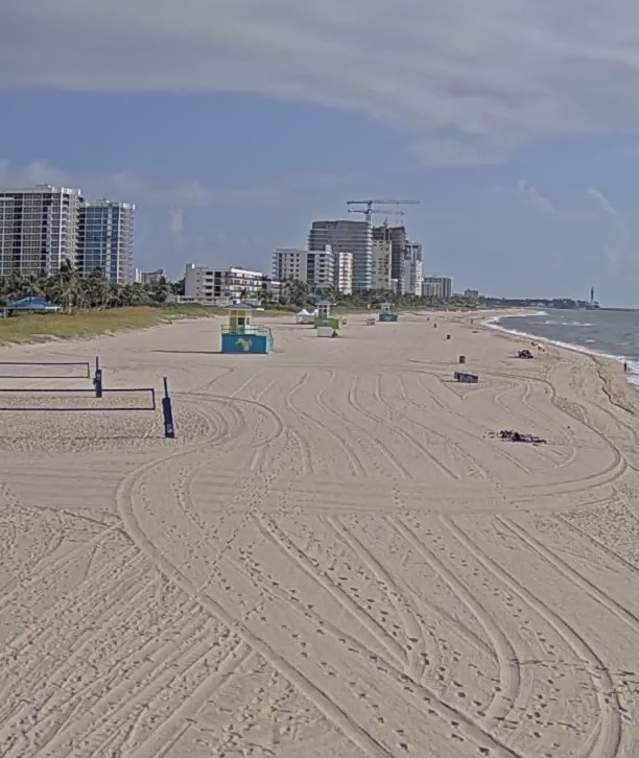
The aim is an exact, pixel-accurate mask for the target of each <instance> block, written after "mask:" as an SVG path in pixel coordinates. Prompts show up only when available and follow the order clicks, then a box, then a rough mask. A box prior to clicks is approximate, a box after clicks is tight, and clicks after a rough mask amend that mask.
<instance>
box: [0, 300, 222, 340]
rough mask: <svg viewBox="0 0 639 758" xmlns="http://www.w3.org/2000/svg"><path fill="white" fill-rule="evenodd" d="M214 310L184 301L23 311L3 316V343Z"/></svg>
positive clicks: (141, 325)
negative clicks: (66, 310) (67, 310)
mask: <svg viewBox="0 0 639 758" xmlns="http://www.w3.org/2000/svg"><path fill="white" fill-rule="evenodd" d="M213 315H215V314H214V312H213V311H212V309H211V308H207V307H205V306H202V305H194V304H191V303H188V304H187V303H185V304H181V305H166V306H161V307H157V308H153V307H150V306H135V307H129V308H112V309H109V310H104V311H82V312H78V313H72V314H63V313H43V314H23V315H18V316H11V317H10V318H4V319H2V318H0V345H9V344H24V343H30V342H47V341H49V340H56V339H88V338H90V337H95V336H97V335H99V334H111V333H113V332H120V331H125V330H129V329H145V328H147V327H150V326H157V325H158V324H169V323H171V322H173V321H177V320H181V319H186V318H207V317H208V318H210V317H212V316H213Z"/></svg>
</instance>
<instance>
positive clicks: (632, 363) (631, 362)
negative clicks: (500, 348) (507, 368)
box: [482, 309, 639, 390]
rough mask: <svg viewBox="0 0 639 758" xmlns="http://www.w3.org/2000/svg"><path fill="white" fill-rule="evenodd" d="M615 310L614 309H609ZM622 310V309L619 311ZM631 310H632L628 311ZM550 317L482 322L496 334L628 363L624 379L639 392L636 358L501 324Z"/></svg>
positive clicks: (512, 315)
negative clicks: (506, 321)
mask: <svg viewBox="0 0 639 758" xmlns="http://www.w3.org/2000/svg"><path fill="white" fill-rule="evenodd" d="M608 310H613V309H608ZM617 310H621V309H617ZM628 310H630V309H628ZM545 315H548V314H547V312H546V311H538V310H536V311H532V312H530V313H509V314H500V315H496V316H491V317H490V318H487V319H485V320H484V321H482V326H485V327H487V328H489V329H493V330H494V331H496V332H501V333H502V334H510V335H513V336H514V337H521V338H523V339H530V340H536V341H537V342H543V343H544V344H546V345H553V346H554V347H557V348H561V349H562V350H569V351H571V352H574V353H583V354H584V355H591V356H594V357H596V358H602V359H604V360H607V361H613V362H614V363H617V364H621V365H623V364H624V363H627V365H628V367H629V369H630V370H629V372H628V373H627V374H624V379H625V380H626V382H627V383H628V384H630V385H631V386H633V387H636V388H637V390H639V360H637V359H635V358H629V357H627V356H623V355H614V354H613V353H604V352H602V351H601V350H595V349H594V348H590V347H586V346H585V345H580V344H578V343H575V342H563V341H562V340H555V339H552V338H550V337H545V336H540V335H538V334H533V333H532V332H521V331H519V330H517V329H507V328H506V327H504V326H501V324H500V323H499V322H500V321H501V319H503V318H526V317H527V316H545Z"/></svg>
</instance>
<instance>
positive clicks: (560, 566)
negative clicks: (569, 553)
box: [495, 515, 639, 633]
mask: <svg viewBox="0 0 639 758" xmlns="http://www.w3.org/2000/svg"><path fill="white" fill-rule="evenodd" d="M495 520H496V521H498V522H499V523H500V524H502V525H503V526H504V527H506V529H509V530H510V532H511V533H512V534H514V535H515V536H516V537H518V538H519V539H520V540H521V542H523V543H524V544H525V545H527V546H528V548H529V549H530V550H533V551H534V552H535V553H537V555H539V556H540V557H541V559H542V560H543V561H544V562H545V563H547V564H548V565H549V566H551V567H552V568H553V569H554V570H555V571H556V572H557V573H558V574H561V575H562V576H563V577H564V578H565V579H567V580H568V581H569V582H571V584H574V585H575V586H576V587H578V588H579V589H580V590H582V591H583V592H585V593H586V594H587V595H588V596H590V597H591V598H592V599H593V600H594V601H595V602H596V603H598V604H599V605H603V606H604V608H606V609H607V610H609V611H610V613H612V614H613V615H615V616H616V617H617V618H618V619H619V620H620V621H623V622H624V624H627V625H628V626H629V627H630V628H631V629H632V631H633V632H635V633H638V632H639V618H638V617H637V616H635V614H634V613H631V612H630V611H629V610H628V609H626V608H624V607H623V606H622V605H620V604H619V603H618V602H617V601H616V600H614V598H612V597H610V595H608V594H607V593H606V592H604V591H603V590H601V589H599V587H597V586H596V585H595V584H593V583H592V582H591V581H590V580H589V579H586V577H584V576H583V575H582V574H580V573H579V572H578V571H577V570H576V569H574V568H573V567H572V566H570V565H569V564H568V563H567V562H566V561H564V560H563V558H560V557H559V556H558V555H557V554H556V553H554V552H553V551H552V550H550V549H549V548H548V547H546V546H545V545H543V544H542V543H541V542H539V540H537V539H536V538H535V537H533V536H532V535H531V534H530V533H529V532H528V531H527V530H526V529H524V527H523V526H521V525H520V524H516V523H515V522H514V521H512V520H511V519H509V518H506V517H505V516H500V515H496V516H495Z"/></svg>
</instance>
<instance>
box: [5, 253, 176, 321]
mask: <svg viewBox="0 0 639 758" xmlns="http://www.w3.org/2000/svg"><path fill="white" fill-rule="evenodd" d="M168 294H169V285H168V284H167V283H166V281H164V280H162V281H160V282H159V283H158V284H150V285H144V284H114V283H112V282H109V281H108V280H107V279H106V278H105V277H104V275H103V274H102V272H100V271H96V272H94V273H93V274H91V276H87V277H82V276H80V273H79V272H78V270H77V269H75V268H74V267H73V266H72V265H71V264H70V263H69V262H68V261H63V263H62V265H61V266H60V269H59V270H58V271H56V272H55V273H54V274H50V275H46V274H40V275H37V276H36V275H29V276H23V275H21V274H10V275H8V276H4V277H0V306H1V305H6V304H7V303H10V302H13V301H15V300H18V299H20V298H22V297H29V296H35V297H46V298H47V299H48V300H50V301H51V302H52V303H55V304H56V305H59V306H60V307H61V308H62V309H63V310H64V312H65V313H71V312H73V311H74V310H78V309H88V308H122V307H125V306H128V305H160V304H162V303H164V302H165V301H166V298H167V296H168Z"/></svg>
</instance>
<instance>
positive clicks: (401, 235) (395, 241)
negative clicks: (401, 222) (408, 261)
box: [373, 224, 408, 286]
mask: <svg viewBox="0 0 639 758" xmlns="http://www.w3.org/2000/svg"><path fill="white" fill-rule="evenodd" d="M373 239H376V240H384V241H386V242H390V243H391V246H392V256H391V279H397V281H398V282H399V284H400V286H401V281H402V263H403V260H404V253H405V250H406V242H407V240H408V237H407V235H406V227H405V226H386V224H384V225H382V226H375V227H373Z"/></svg>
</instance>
